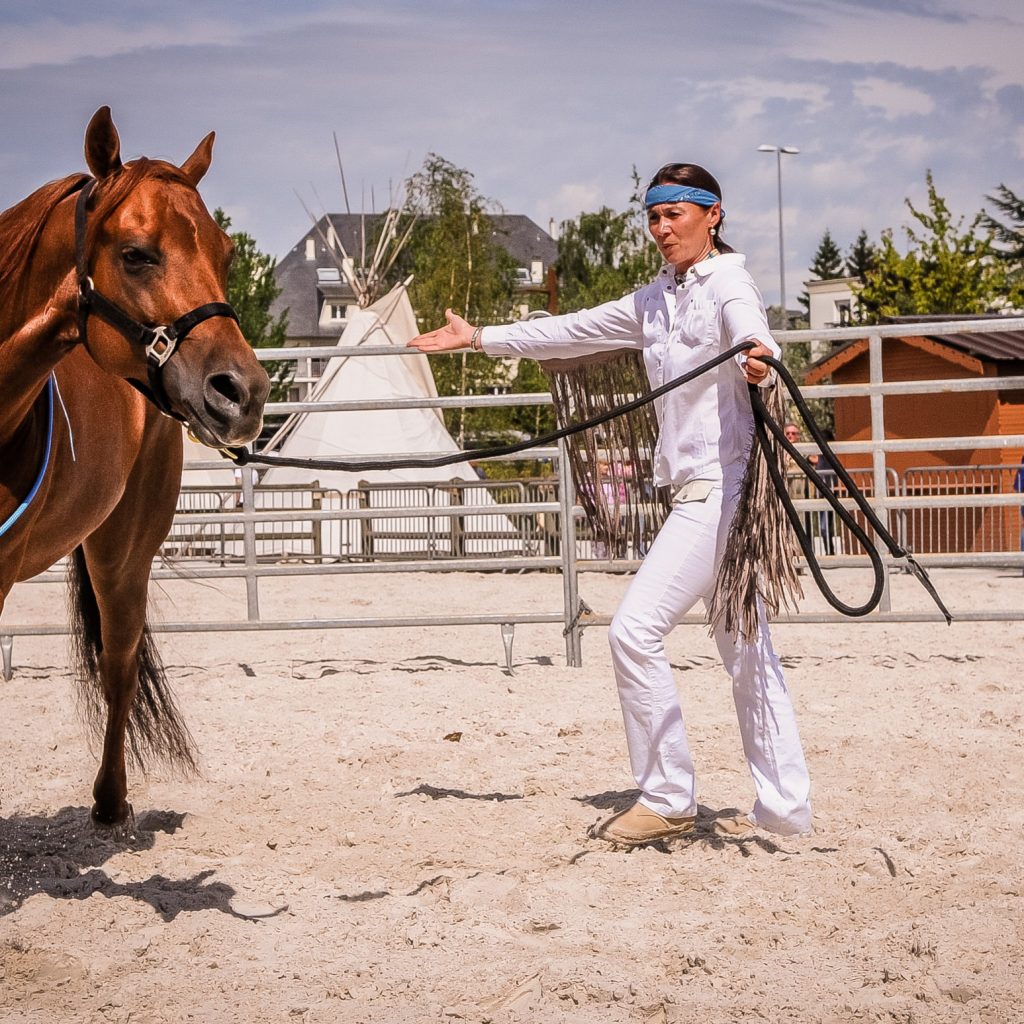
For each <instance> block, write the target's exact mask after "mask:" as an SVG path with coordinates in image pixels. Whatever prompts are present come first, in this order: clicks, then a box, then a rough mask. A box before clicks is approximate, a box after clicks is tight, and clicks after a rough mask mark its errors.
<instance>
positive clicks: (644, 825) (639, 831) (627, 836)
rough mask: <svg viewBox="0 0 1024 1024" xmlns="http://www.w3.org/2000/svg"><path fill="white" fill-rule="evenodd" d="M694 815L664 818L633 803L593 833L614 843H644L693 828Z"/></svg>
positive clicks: (639, 844) (668, 837)
mask: <svg viewBox="0 0 1024 1024" xmlns="http://www.w3.org/2000/svg"><path fill="white" fill-rule="evenodd" d="M695 820H696V819H695V818H692V817H691V818H663V817H662V816H661V815H660V814H658V813H657V812H656V811H652V810H651V809H650V808H649V807H645V806H644V805H643V804H641V803H635V804H633V806H632V807H630V808H629V809H628V810H625V811H620V812H619V813H618V814H615V815H613V816H612V817H610V818H609V819H608V820H607V821H604V822H602V823H601V824H600V825H598V826H597V827H596V828H595V829H594V831H593V832H592V835H593V837H594V838H595V839H604V840H605V841H606V842H609V843H614V844H615V845H616V846H643V845H644V843H654V842H657V841H658V840H659V839H672V838H673V837H675V836H681V835H684V834H685V833H686V832H692V831H693V823H694V821H695Z"/></svg>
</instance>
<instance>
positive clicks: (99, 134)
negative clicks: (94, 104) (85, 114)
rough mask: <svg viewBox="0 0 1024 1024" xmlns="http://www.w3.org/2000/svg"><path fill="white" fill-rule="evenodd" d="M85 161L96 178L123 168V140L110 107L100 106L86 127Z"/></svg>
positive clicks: (106, 175) (104, 176)
mask: <svg viewBox="0 0 1024 1024" xmlns="http://www.w3.org/2000/svg"><path fill="white" fill-rule="evenodd" d="M85 162H86V165H87V166H88V168H89V170H90V171H92V173H93V177H95V178H106V177H108V176H109V175H111V174H113V173H114V171H119V170H120V169H121V140H120V138H119V137H118V134H117V129H116V128H115V127H114V122H113V120H112V119H111V117H110V107H100V109H99V110H97V111H96V113H95V114H93V115H92V120H91V121H90V122H89V127H88V128H86V129H85Z"/></svg>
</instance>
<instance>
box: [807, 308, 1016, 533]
mask: <svg viewBox="0 0 1024 1024" xmlns="http://www.w3.org/2000/svg"><path fill="white" fill-rule="evenodd" d="M928 319H929V318H926V317H915V318H913V320H912V321H908V322H912V323H913V324H915V325H916V326H917V327H918V330H920V325H921V324H922V323H927V322H928ZM931 320H932V321H933V322H936V321H939V320H941V321H942V322H944V323H948V322H949V320H950V318H949V317H941V318H940V317H933V318H931ZM890 322H895V323H898V322H899V321H898V320H897V321H890ZM1019 376H1024V331H1019V330H1018V331H998V330H996V331H994V332H993V333H985V334H966V333H964V334H957V333H946V332H943V333H941V334H924V333H914V334H907V335H906V336H905V337H899V338H885V339H883V341H882V379H883V380H884V381H886V382H891V381H910V380H954V379H963V378H968V377H1019ZM869 379H870V377H869V367H868V339H867V338H866V337H864V338H860V339H857V340H854V341H851V342H848V343H846V344H845V345H843V346H842V347H841V348H838V349H836V350H835V351H834V352H831V353H829V354H828V355H826V356H824V357H823V358H821V359H819V360H818V362H816V363H815V364H814V365H813V366H812V367H811V368H810V369H809V370H808V371H807V372H806V374H805V376H804V382H805V383H806V384H809V385H811V384H821V383H826V382H828V381H831V382H832V383H833V384H855V383H866V382H867V381H868V380H869ZM834 410H835V439H836V440H837V441H866V440H869V439H870V437H871V411H870V400H869V399H868V398H867V397H856V398H836V399H834ZM883 414H884V422H885V436H886V438H887V439H904V438H916V437H964V436H973V435H977V436H982V435H984V436H990V437H996V436H999V435H1008V434H1024V390H1021V389H1020V388H1017V389H1014V388H1006V389H1005V390H1003V389H999V390H994V391H962V392H946V393H941V394H926V395H886V396H885V398H884V400H883ZM843 463H844V465H846V466H847V467H848V468H850V469H855V468H866V467H869V466H870V465H871V455H870V453H867V452H864V453H858V454H850V455H846V456H843ZM886 464H887V466H888V467H889V468H890V469H892V470H894V471H895V473H896V474H897V479H898V480H899V486H900V488H901V491H902V493H905V494H929V495H940V494H985V493H1012V492H1013V489H1014V479H1015V476H1016V472H1017V470H1018V468H1019V467H1020V466H1021V450H1020V449H1019V448H1004V447H995V446H993V447H986V446H985V445H984V444H981V445H979V446H978V447H977V448H972V449H959V450H956V449H954V450H941V449H935V450H932V451H917V452H889V453H888V454H887V456H886ZM942 512H943V513H947V514H945V515H937V514H935V513H930V514H925V513H923V512H922V513H917V512H915V513H914V514H913V515H912V516H911V517H910V518H911V519H913V520H914V522H915V523H916V527H915V530H914V531H913V532H915V533H916V534H917V536H916V537H914V538H911V544H912V546H913V547H914V549H915V550H917V551H922V552H923V551H969V550H978V551H991V550H1013V551H1015V550H1017V549H1018V547H1019V543H1020V538H1019V531H1020V526H1021V516H1020V514H1019V510H1017V509H1013V508H1009V509H1007V508H1004V509H977V510H960V511H957V510H942ZM949 513H951V514H949ZM967 513H973V515H971V516H968V515H967ZM954 520H955V521H954Z"/></svg>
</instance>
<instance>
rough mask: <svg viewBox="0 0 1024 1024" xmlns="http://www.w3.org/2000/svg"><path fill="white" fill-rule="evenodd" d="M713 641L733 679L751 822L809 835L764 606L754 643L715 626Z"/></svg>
mask: <svg viewBox="0 0 1024 1024" xmlns="http://www.w3.org/2000/svg"><path fill="white" fill-rule="evenodd" d="M759 603H760V602H759ZM715 642H716V643H717V644H718V651H719V653H720V654H721V656H722V663H723V664H724V665H725V668H726V671H727V672H728V673H729V675H730V676H731V677H732V695H733V700H734V702H735V704H736V717H737V718H738V720H739V725H740V735H741V737H742V739H743V752H744V753H745V754H746V757H747V764H748V765H749V767H750V774H751V775H752V776H753V779H754V792H755V794H756V797H757V799H756V800H755V802H754V809H753V811H752V812H751V818H752V820H753V821H754V823H755V824H757V825H760V826H761V827H762V828H765V829H768V831H770V832H777V833H779V834H781V835H796V834H799V833H802V832H808V831H810V829H811V804H810V792H811V782H810V777H809V776H808V774H807V765H806V763H805V762H804V753H803V748H802V747H801V745H800V735H799V733H798V732H797V727H796V715H795V714H794V711H793V702H792V700H791V699H790V696H789V690H788V689H787V688H786V680H785V679H784V678H783V675H782V666H781V665H780V664H779V659H778V658H777V657H776V656H775V651H774V650H773V649H772V641H771V635H770V633H769V631H768V622H767V619H766V618H765V614H764V607H763V605H762V606H760V607H759V609H758V635H757V638H756V640H754V641H753V642H750V643H747V642H745V641H743V640H738V639H737V638H736V637H734V636H732V635H731V634H729V633H726V632H725V630H724V629H723V628H722V627H718V628H717V629H716V630H715Z"/></svg>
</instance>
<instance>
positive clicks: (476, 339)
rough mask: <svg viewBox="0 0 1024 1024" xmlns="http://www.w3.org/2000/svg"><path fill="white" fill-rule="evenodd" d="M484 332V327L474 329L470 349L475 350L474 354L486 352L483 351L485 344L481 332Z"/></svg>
mask: <svg viewBox="0 0 1024 1024" xmlns="http://www.w3.org/2000/svg"><path fill="white" fill-rule="evenodd" d="M482 330H483V327H482V326H480V327H474V328H473V335H472V337H471V338H470V339H469V347H470V348H471V349H472V350H473V351H474V352H483V350H484V349H483V342H481V340H480V332H481V331H482Z"/></svg>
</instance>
